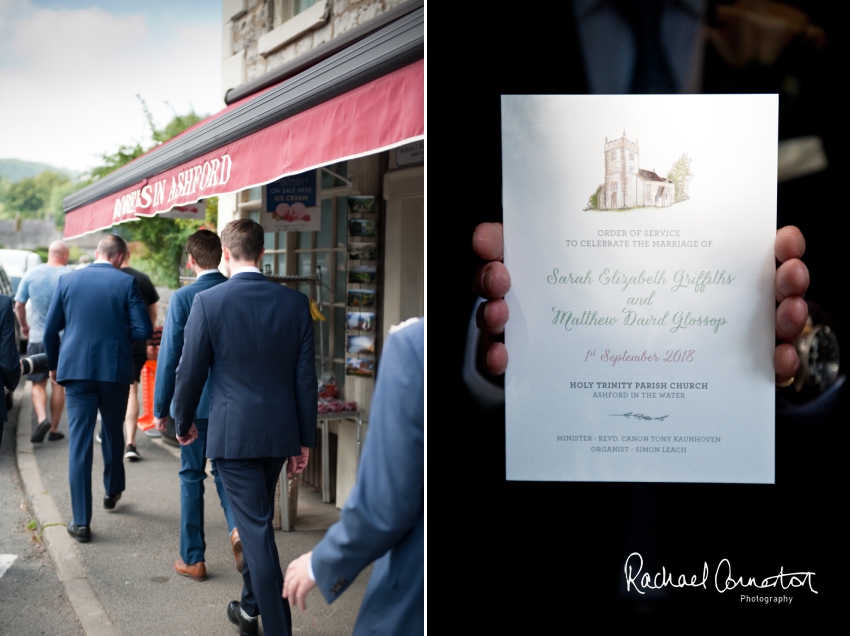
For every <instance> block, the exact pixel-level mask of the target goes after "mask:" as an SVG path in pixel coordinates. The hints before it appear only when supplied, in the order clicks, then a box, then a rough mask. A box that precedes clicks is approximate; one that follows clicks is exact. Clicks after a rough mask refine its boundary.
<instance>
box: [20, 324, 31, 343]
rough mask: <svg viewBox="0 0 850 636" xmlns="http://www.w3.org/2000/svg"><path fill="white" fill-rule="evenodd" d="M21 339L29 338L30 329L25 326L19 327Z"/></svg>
mask: <svg viewBox="0 0 850 636" xmlns="http://www.w3.org/2000/svg"><path fill="white" fill-rule="evenodd" d="M21 338H23V339H24V340H29V338H30V327H29V325H27V326H26V327H25V326H23V325H21Z"/></svg>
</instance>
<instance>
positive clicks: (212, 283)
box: [171, 274, 227, 305]
mask: <svg viewBox="0 0 850 636" xmlns="http://www.w3.org/2000/svg"><path fill="white" fill-rule="evenodd" d="M226 282H227V279H226V278H225V277H224V276H223V275H222V276H220V277H219V276H217V275H215V274H207V275H206V276H204V277H203V279H201V280H196V281H195V282H193V283H191V284H190V285H186V286H185V287H181V288H180V289H177V290H175V291H174V292H173V293H172V294H171V297H172V299H174V298H177V299H179V300H184V301H188V302H189V304H190V305H191V303H192V300H193V299H194V298H195V296H197V295H198V294H201V293H205V292H208V291H211V290H212V289H213V288H215V287H218V286H219V285H221V284H222V283H226Z"/></svg>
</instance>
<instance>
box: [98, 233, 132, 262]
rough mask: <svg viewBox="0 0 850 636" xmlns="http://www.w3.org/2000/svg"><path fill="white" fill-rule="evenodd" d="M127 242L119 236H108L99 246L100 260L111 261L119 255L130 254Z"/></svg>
mask: <svg viewBox="0 0 850 636" xmlns="http://www.w3.org/2000/svg"><path fill="white" fill-rule="evenodd" d="M129 253H130V249H129V248H128V247H127V242H126V241H125V240H124V239H122V238H121V237H120V236H118V235H117V234H107V235H106V236H104V237H103V238H102V239H100V242H99V243H98V244H97V254H98V256H100V258H103V259H106V260H107V261H108V260H110V259H111V258H112V257H113V256H118V255H119V254H129Z"/></svg>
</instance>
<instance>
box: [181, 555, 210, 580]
mask: <svg viewBox="0 0 850 636" xmlns="http://www.w3.org/2000/svg"><path fill="white" fill-rule="evenodd" d="M174 571H175V572H177V574H179V575H181V576H188V577H189V578H190V579H194V580H196V581H206V580H207V566H206V565H204V562H203V561H198V562H197V563H193V564H191V565H186V564H185V563H183V559H177V560H176V561H175V562H174Z"/></svg>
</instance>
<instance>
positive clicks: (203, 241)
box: [186, 230, 221, 269]
mask: <svg viewBox="0 0 850 636" xmlns="http://www.w3.org/2000/svg"><path fill="white" fill-rule="evenodd" d="M186 251H187V252H189V254H191V255H192V258H194V259H195V260H196V261H197V262H198V265H200V266H201V267H203V268H204V269H215V268H216V267H218V265H219V263H221V240H220V239H219V238H218V234H216V233H215V232H210V231H209V230H198V231H197V232H195V233H194V234H193V235H192V236H190V237H189V240H188V241H186Z"/></svg>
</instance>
